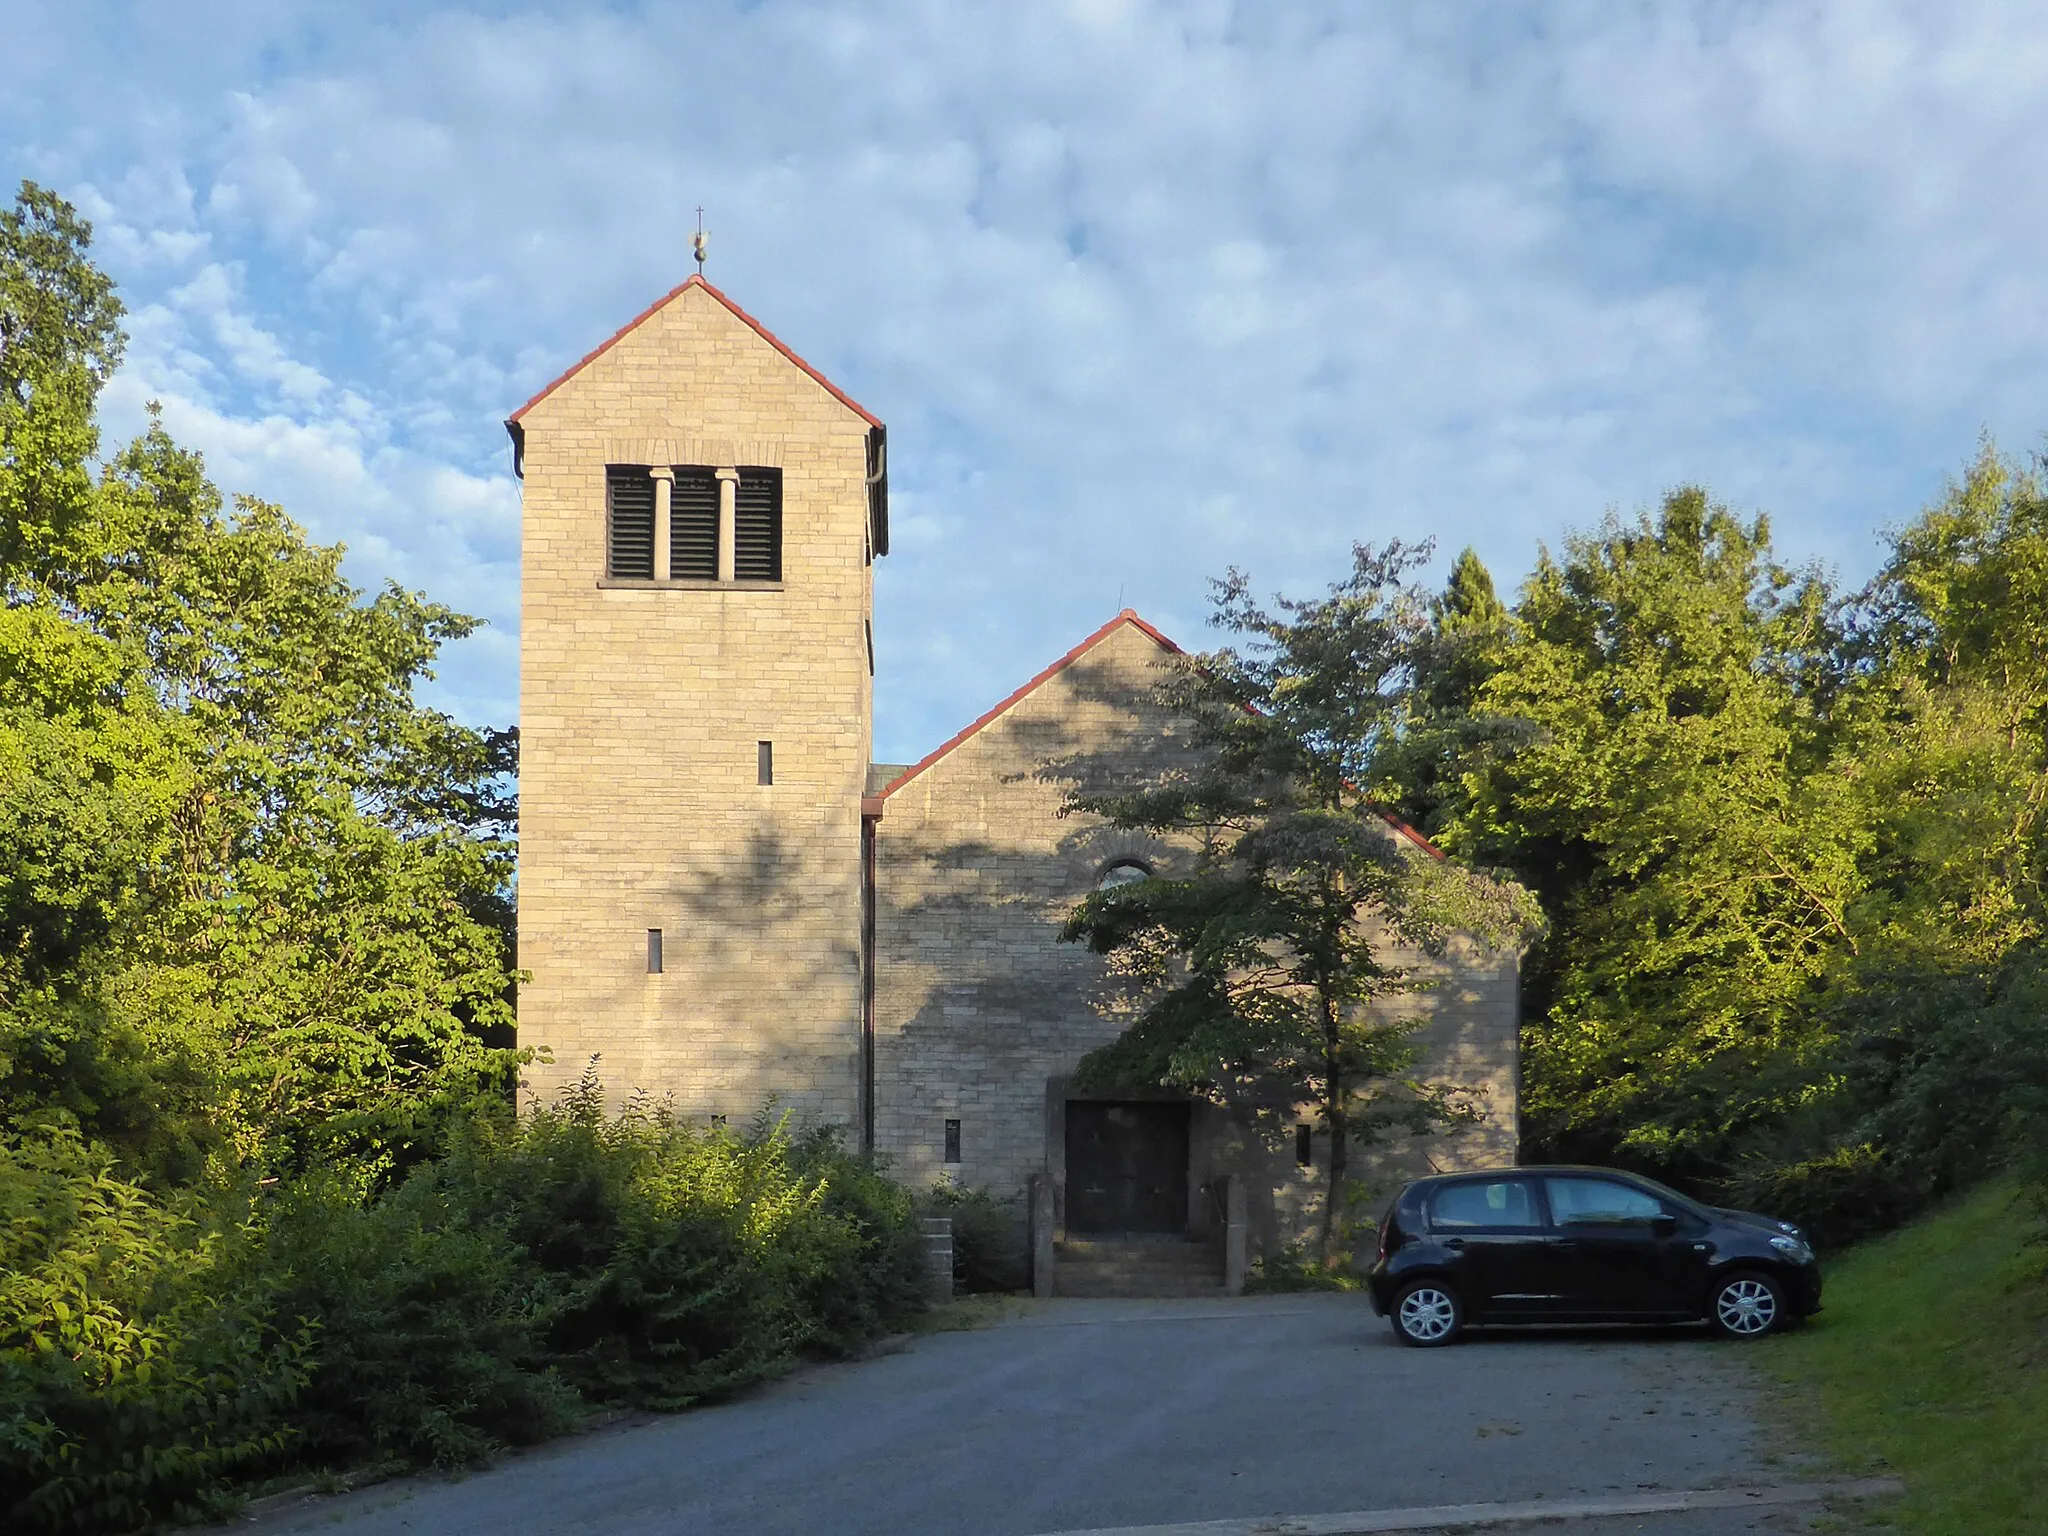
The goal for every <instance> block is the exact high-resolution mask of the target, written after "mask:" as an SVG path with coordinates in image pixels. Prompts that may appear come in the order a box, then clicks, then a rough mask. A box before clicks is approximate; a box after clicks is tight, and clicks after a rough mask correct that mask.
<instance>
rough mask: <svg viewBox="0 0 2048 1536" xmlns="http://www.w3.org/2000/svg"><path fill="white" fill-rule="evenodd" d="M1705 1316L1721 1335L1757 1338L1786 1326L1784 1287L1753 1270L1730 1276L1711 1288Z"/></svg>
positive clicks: (1734, 1337) (1735, 1337)
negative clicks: (1712, 1295) (1711, 1294)
mask: <svg viewBox="0 0 2048 1536" xmlns="http://www.w3.org/2000/svg"><path fill="white" fill-rule="evenodd" d="M1707 1316H1708V1317H1709V1318H1710V1319H1712V1321H1713V1324H1714V1327H1715V1329H1716V1331H1718V1332H1719V1333H1720V1334H1721V1336H1722V1337H1723V1338H1729V1339H1760V1338H1762V1337H1763V1336H1764V1335H1765V1334H1767V1333H1773V1332H1775V1331H1776V1330H1777V1329H1779V1328H1781V1327H1783V1326H1784V1325H1785V1322H1786V1315H1785V1288H1784V1287H1783V1286H1781V1285H1780V1284H1778V1282H1777V1281H1775V1280H1773V1279H1772V1278H1771V1277H1770V1276H1769V1275H1765V1274H1760V1273H1758V1272H1757V1271H1755V1270H1744V1271H1742V1272H1741V1273H1740V1274H1734V1275H1729V1276H1728V1277H1727V1278H1726V1279H1724V1280H1722V1281H1721V1283H1720V1284H1719V1285H1717V1286H1715V1287H1714V1297H1713V1300H1712V1301H1711V1302H1710V1303H1708V1306H1707Z"/></svg>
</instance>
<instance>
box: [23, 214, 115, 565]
mask: <svg viewBox="0 0 2048 1536" xmlns="http://www.w3.org/2000/svg"><path fill="white" fill-rule="evenodd" d="M91 239H92V226H91V225H90V224H89V223H87V222H86V221H85V220H84V219H81V218H80V217H79V216H78V212H77V210H76V209H74V208H73V207H72V206H71V205H70V204H69V203H67V202H65V201H64V200H63V199H62V198H59V197H57V196H56V195H54V194H53V193H51V192H49V191H46V190H45V189H44V188H42V187H39V186H37V185H36V184H35V183H34V182H32V181H25V182H23V183H22V184H21V192H20V194H19V196H17V197H16V199H15V203H14V207H13V208H11V209H9V210H7V211H5V212H0V590H5V589H6V588H8V587H9V586H11V584H12V582H13V580H14V577H15V573H16V571H17V569H18V568H19V567H20V566H21V564H22V563H23V562H24V561H33V560H35V559H37V558H40V557H43V556H45V555H47V554H48V553H49V552H50V551H51V549H52V548H53V547H54V546H55V545H57V544H58V543H60V542H61V540H62V539H63V537H64V535H65V534H66V533H67V532H68V530H69V528H70V526H71V525H72V524H73V523H74V522H75V521H76V520H77V519H78V518H79V517H80V516H81V515H83V513H84V510H85V508H86V506H87V504H88V502H89V501H90V499H91V494H92V478H91V470H90V460H91V459H92V456H93V454H94V453H95V452H96V451H97V450H98V447H99V431H98V428H97V426H96V424H95V422H94V417H93V409H94V406H95V404H96V402H97V401H98V399H99V392H100V386H101V385H103V384H105V383H106V381H107V379H108V378H109V377H111V376H112V374H113V372H114V370H115V368H117V367H118V366H119V365H120V361H121V351H122V348H123V346H124V345H125V344H126V341H127V338H126V337H125V336H124V335H122V333H121V328H120V326H121V314H122V309H121V301H120V300H119V299H117V298H116V297H115V296H114V285H113V283H112V282H111V281H109V280H108V278H107V276H106V274H105V273H103V272H101V271H100V270H98V269H97V268H96V267H94V266H93V265H92V263H91V262H90V261H89V260H87V259H86V255H85V251H86V247H87V246H88V245H89V244H90V243H91Z"/></svg>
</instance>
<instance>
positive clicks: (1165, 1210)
mask: <svg viewBox="0 0 2048 1536" xmlns="http://www.w3.org/2000/svg"><path fill="white" fill-rule="evenodd" d="M1187 1224H1188V1106H1187V1105H1185V1104H1157V1103H1153V1104H1104V1103H1094V1102H1089V1101H1086V1100H1070V1101H1069V1102H1068V1104H1067V1230H1068V1231H1069V1232H1184V1231H1186V1230H1187Z"/></svg>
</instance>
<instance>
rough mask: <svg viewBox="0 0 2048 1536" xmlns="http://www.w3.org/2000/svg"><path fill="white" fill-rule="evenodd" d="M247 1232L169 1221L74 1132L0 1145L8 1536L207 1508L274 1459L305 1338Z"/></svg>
mask: <svg viewBox="0 0 2048 1536" xmlns="http://www.w3.org/2000/svg"><path fill="white" fill-rule="evenodd" d="M246 1239H247V1233H246V1232H244V1231H242V1230H239V1229H234V1228H226V1227H224V1226H222V1225H219V1224H216V1225H214V1226H212V1227H211V1229H209V1227H208V1226H207V1225H206V1224H203V1223H202V1222H200V1221H198V1220H195V1219H193V1217H191V1216H188V1215H186V1214H183V1213H180V1212H177V1211H174V1210H172V1209H170V1208H169V1207H167V1206H166V1205H164V1204H163V1203H162V1202H160V1201H158V1200H156V1199H155V1198H153V1197H152V1196H151V1195H150V1194H149V1193H148V1192H147V1191H145V1190H143V1189H141V1188H139V1187H138V1186H136V1185H134V1184H132V1183H129V1182H127V1181H125V1180H123V1179H120V1178H119V1177H117V1176H116V1175H115V1174H114V1173H113V1172H112V1170H111V1166H110V1161H109V1159H108V1158H107V1156H106V1155H105V1154H104V1153H103V1152H100V1151H97V1150H95V1149H93V1148H90V1147H88V1146H87V1145H86V1144H84V1143H83V1142H82V1141H80V1140H79V1139H78V1138H77V1137H76V1136H74V1135H68V1134H63V1133H54V1134H45V1135H41V1136H22V1137H12V1138H7V1139H5V1140H4V1141H0V1511H4V1512H5V1521H4V1523H5V1525H6V1528H7V1529H9V1530H13V1531H24V1532H25V1531H59V1530H110V1529H111V1530H125V1529H132V1528H133V1527H135V1526H138V1525H141V1524H144V1523H145V1522H147V1521H149V1520H151V1519H153V1518H156V1517H158V1516H161V1515H166V1514H168V1515H173V1516H178V1517H182V1518H193V1517H197V1516H200V1515H205V1514H218V1513H219V1512H221V1510H222V1508H223V1502H222V1489H223V1488H224V1486H225V1484H226V1481H227V1480H228V1479H229V1478H231V1477H234V1476H236V1475H240V1474H246V1473H249V1472H252V1471H255V1470H257V1469H259V1468H261V1467H262V1466H263V1465H264V1464H266V1463H268V1462H271V1461H273V1460H275V1459H276V1458H277V1457H278V1456H279V1455H280V1454H281V1453H282V1452H283V1451H284V1450H285V1448H286V1447H287V1445H288V1444H289V1443H290V1440H291V1431H290V1429H289V1427H288V1426H287V1423H286V1420H285V1417H284V1414H285V1410H286V1409H287V1408H288V1407H289V1405H290V1403H291V1402H292V1400H293V1398H294V1396H295V1395H296V1393H297V1391H298V1389H299V1387H300V1385H301V1384H302V1383H303V1381H304V1378H305V1363H304V1362H305V1356H306V1350H307V1346H308V1342H309V1339H308V1331H307V1330H306V1329H304V1328H303V1327H297V1326H294V1327H285V1328H281V1327H280V1326H279V1325H278V1322H277V1319H278V1318H279V1317H280V1316H281V1315H285V1314H281V1313H280V1311H279V1309H278V1307H277V1304H276V1297H275V1295H274V1292H273V1291H272V1289H271V1287H269V1286H268V1285H267V1284H266V1282H265V1279H264V1277H263V1276H262V1275H261V1274H260V1272H258V1273H250V1272H248V1271H247V1270H246V1269H245V1268H244V1267H243V1266H241V1265H239V1264H238V1263H237V1262H236V1259H237V1257H238V1254H237V1252H236V1250H237V1249H238V1248H240V1247H241V1246H242V1245H243V1244H244V1243H245V1242H246Z"/></svg>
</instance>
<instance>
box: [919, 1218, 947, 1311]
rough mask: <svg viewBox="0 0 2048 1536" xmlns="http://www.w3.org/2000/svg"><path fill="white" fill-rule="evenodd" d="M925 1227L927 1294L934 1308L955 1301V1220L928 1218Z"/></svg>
mask: <svg viewBox="0 0 2048 1536" xmlns="http://www.w3.org/2000/svg"><path fill="white" fill-rule="evenodd" d="M922 1225H923V1227H924V1260H925V1264H926V1266H927V1273H926V1275H925V1285H926V1287H927V1289H926V1291H925V1294H926V1295H927V1296H928V1297H930V1298H931V1303H932V1305H933V1306H935V1307H936V1306H942V1305H944V1304H945V1303H946V1302H949V1301H951V1300H952V1299H953V1218H952V1217H950V1216H927V1217H925V1218H924V1221H923V1223H922Z"/></svg>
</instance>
